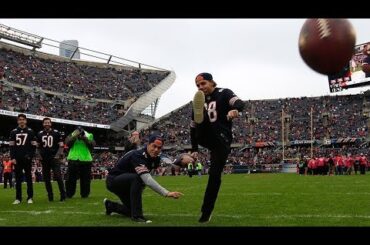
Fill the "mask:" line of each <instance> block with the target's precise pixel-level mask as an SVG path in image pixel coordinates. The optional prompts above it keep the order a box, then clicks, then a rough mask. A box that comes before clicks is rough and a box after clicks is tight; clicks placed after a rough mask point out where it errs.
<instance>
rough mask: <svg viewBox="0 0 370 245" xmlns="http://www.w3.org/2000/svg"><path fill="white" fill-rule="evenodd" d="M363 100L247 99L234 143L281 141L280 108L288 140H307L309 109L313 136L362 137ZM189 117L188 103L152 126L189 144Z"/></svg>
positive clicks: (173, 141)
mask: <svg viewBox="0 0 370 245" xmlns="http://www.w3.org/2000/svg"><path fill="white" fill-rule="evenodd" d="M363 101H364V96H363V95H362V94H357V95H344V96H324V97H301V98H287V99H274V100H254V101H253V100H249V101H246V109H245V111H243V113H242V116H241V117H240V118H238V119H236V120H234V126H233V143H236V144H251V143H253V142H260V141H263V142H275V141H281V139H282V135H281V134H282V122H281V117H282V110H284V115H285V116H286V115H289V116H290V122H288V123H289V124H288V123H287V122H286V123H285V124H286V127H289V128H288V129H289V134H288V140H289V141H294V140H310V139H311V126H310V125H311V115H310V113H311V108H312V110H313V113H312V114H313V125H314V127H313V139H316V140H322V139H324V138H329V139H330V138H341V137H354V138H362V137H365V135H367V130H368V129H367V125H366V120H367V119H366V117H364V116H363V113H362V108H363ZM251 108H253V109H251ZM190 118H191V102H190V103H188V104H186V105H185V106H183V107H182V108H180V109H178V110H177V111H173V112H171V113H170V114H169V115H166V116H165V117H164V118H163V119H161V120H160V121H158V122H156V123H155V124H154V125H153V127H155V128H156V129H158V130H159V131H161V132H163V136H164V138H165V139H166V141H167V142H169V143H170V144H174V145H187V144H190V142H189V140H190V137H189V135H190V134H189V133H190V129H189V125H190ZM147 132H149V131H147ZM147 132H146V133H147ZM146 133H144V134H146Z"/></svg>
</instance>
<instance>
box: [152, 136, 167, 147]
mask: <svg viewBox="0 0 370 245" xmlns="http://www.w3.org/2000/svg"><path fill="white" fill-rule="evenodd" d="M153 142H155V143H158V144H161V145H163V144H164V140H163V138H162V137H161V136H160V135H151V136H149V144H151V143H153Z"/></svg>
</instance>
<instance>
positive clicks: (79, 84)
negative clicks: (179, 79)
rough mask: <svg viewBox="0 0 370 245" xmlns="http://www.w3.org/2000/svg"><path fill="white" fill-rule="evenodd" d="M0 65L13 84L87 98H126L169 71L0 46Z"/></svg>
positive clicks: (138, 92)
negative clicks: (101, 64)
mask: <svg viewBox="0 0 370 245" xmlns="http://www.w3.org/2000/svg"><path fill="white" fill-rule="evenodd" d="M0 66H1V67H3V73H4V75H3V76H4V77H5V78H6V79H7V80H8V81H9V82H12V83H17V84H23V85H27V86H31V87H38V88H41V89H43V90H50V91H57V92H63V93H68V94H71V95H76V96H86V97H88V98H97V99H111V100H115V99H117V100H127V99H129V98H131V97H136V98H137V97H139V96H141V95H142V94H144V93H145V92H147V91H149V90H150V89H151V88H152V87H153V86H155V85H157V84H158V83H159V82H160V81H161V80H162V79H164V78H165V77H166V76H167V75H168V72H160V71H157V72H147V71H143V70H140V69H130V70H128V69H121V70H119V69H116V68H114V67H109V66H108V67H105V68H103V67H102V68H100V67H94V66H88V65H84V64H77V63H76V62H74V61H68V60H66V61H58V60H55V59H52V58H50V59H44V58H39V57H38V56H37V53H34V54H29V55H25V54H23V53H18V52H15V51H12V50H5V49H0Z"/></svg>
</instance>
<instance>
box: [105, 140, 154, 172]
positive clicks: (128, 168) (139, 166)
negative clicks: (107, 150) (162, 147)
mask: <svg viewBox="0 0 370 245" xmlns="http://www.w3.org/2000/svg"><path fill="white" fill-rule="evenodd" d="M159 164H160V157H159V156H158V157H154V158H152V157H150V155H149V154H148V153H147V151H146V146H145V147H144V148H141V149H139V150H132V151H129V152H127V153H126V154H125V155H124V156H123V157H122V158H121V159H120V160H119V161H118V162H117V164H116V165H115V166H114V167H113V168H112V169H111V170H110V171H109V174H110V175H114V176H117V175H120V174H122V173H136V174H138V175H142V174H146V173H150V171H151V170H152V169H155V168H157V167H158V166H159Z"/></svg>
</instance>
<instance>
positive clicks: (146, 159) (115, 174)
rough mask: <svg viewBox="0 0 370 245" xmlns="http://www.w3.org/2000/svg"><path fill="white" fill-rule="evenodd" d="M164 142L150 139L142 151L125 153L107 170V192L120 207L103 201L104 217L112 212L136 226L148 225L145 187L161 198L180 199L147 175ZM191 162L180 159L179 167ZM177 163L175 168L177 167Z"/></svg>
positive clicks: (153, 136) (154, 137)
mask: <svg viewBox="0 0 370 245" xmlns="http://www.w3.org/2000/svg"><path fill="white" fill-rule="evenodd" d="M163 143H164V141H163V139H162V138H161V137H159V136H155V135H152V136H151V137H150V138H149V143H148V144H147V145H145V146H144V147H143V148H141V149H138V150H132V151H130V152H128V153H126V154H125V155H124V156H123V157H122V158H121V159H120V160H119V161H118V162H117V163H116V165H115V166H114V167H113V168H112V169H111V170H109V174H108V176H107V179H106V185H107V189H108V190H109V191H110V192H113V193H114V194H116V195H117V196H118V197H119V199H120V200H121V202H122V203H118V202H113V201H111V200H108V199H106V198H105V199H104V205H105V211H106V214H107V215H110V214H111V213H112V212H115V213H119V214H122V215H124V216H127V217H130V218H131V219H132V220H133V221H135V222H142V223H151V222H152V221H151V220H148V219H146V218H145V217H144V215H143V209H142V192H143V190H144V187H145V186H149V187H150V188H151V189H152V190H154V191H155V192H157V193H158V194H160V195H162V196H164V197H172V198H175V199H177V198H179V197H180V196H182V195H183V194H182V193H181V192H177V191H173V192H172V191H168V190H167V189H165V188H164V187H162V186H161V185H160V184H158V182H157V181H155V180H154V179H153V177H152V176H151V174H150V171H151V170H152V169H156V168H157V167H158V166H159V164H160V156H159V154H160V152H161V150H162V147H163ZM192 160H193V159H189V158H186V159H183V160H182V161H181V160H180V162H177V163H178V164H181V163H182V162H184V163H185V161H192ZM177 163H176V164H177Z"/></svg>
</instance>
